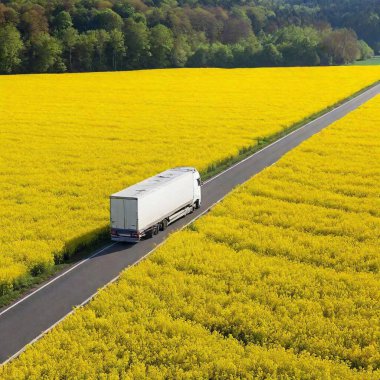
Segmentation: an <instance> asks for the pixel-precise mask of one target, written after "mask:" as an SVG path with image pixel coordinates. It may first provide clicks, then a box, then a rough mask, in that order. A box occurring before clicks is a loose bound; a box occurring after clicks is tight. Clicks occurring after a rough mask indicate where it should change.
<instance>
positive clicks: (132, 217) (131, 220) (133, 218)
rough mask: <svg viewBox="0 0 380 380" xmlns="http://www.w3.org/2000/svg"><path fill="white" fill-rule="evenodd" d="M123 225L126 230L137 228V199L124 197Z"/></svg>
mask: <svg viewBox="0 0 380 380" xmlns="http://www.w3.org/2000/svg"><path fill="white" fill-rule="evenodd" d="M124 210H125V213H124V218H125V219H124V225H125V229H126V230H137V228H138V226H137V199H133V198H127V199H124Z"/></svg>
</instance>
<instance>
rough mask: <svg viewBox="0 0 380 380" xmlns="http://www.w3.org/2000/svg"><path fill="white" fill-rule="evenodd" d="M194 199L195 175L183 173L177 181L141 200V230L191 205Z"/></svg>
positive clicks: (161, 187)
mask: <svg viewBox="0 0 380 380" xmlns="http://www.w3.org/2000/svg"><path fill="white" fill-rule="evenodd" d="M193 198H194V173H193V172H183V174H182V175H180V176H178V177H177V178H176V179H173V180H172V181H170V182H168V183H167V184H165V185H161V186H160V187H158V188H157V189H156V190H155V191H152V192H149V193H148V194H146V195H144V196H142V197H141V198H139V201H138V220H139V222H138V224H139V230H144V229H145V228H148V227H150V226H151V225H152V224H155V223H157V222H160V221H161V220H163V219H164V218H165V217H168V216H169V215H172V214H173V213H174V212H176V211H177V210H179V209H180V208H182V207H184V206H186V205H187V204H191V203H192V202H193Z"/></svg>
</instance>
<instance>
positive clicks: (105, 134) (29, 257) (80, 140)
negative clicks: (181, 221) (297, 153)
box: [0, 67, 380, 295]
mask: <svg viewBox="0 0 380 380" xmlns="http://www.w3.org/2000/svg"><path fill="white" fill-rule="evenodd" d="M379 78H380V69H379V68H377V67H336V68H333V67H330V68H286V69H238V70H220V69H193V70H192V69H189V70H188V69H186V70H156V71H137V72H123V73H91V74H65V75H19V76H2V77H1V78H0V107H1V109H0V111H1V112H0V295H1V294H3V293H6V292H7V291H8V290H9V289H11V288H12V286H13V285H14V283H15V281H16V280H19V279H20V278H22V277H23V276H25V275H26V274H28V273H32V274H38V273H40V272H42V271H44V270H45V269H46V268H48V267H51V266H52V265H53V264H54V261H59V260H61V259H62V257H63V256H64V255H66V256H68V255H71V254H72V253H73V252H74V251H75V250H76V249H77V248H78V246H83V245H86V244H89V243H90V242H92V241H93V240H94V239H96V237H97V236H99V234H101V233H102V232H104V231H106V229H107V225H108V195H109V194H110V193H113V192H115V191H117V190H120V189H121V188H123V187H126V186H128V185H131V184H133V183H135V182H137V181H139V180H141V179H143V178H145V177H148V176H150V175H153V174H155V173H157V172H159V171H161V170H164V169H166V168H168V167H172V166H177V165H193V166H196V167H197V168H198V169H200V170H202V171H205V170H206V169H207V168H208V167H209V166H210V165H212V164H215V163H218V162H220V161H221V160H223V159H226V158H228V157H230V156H234V155H236V154H237V153H238V152H239V150H240V149H243V148H246V147H248V146H252V145H255V144H256V142H257V140H258V139H260V138H262V137H265V136H269V135H272V134H274V133H277V132H279V131H281V130H283V129H284V128H287V127H289V126H290V125H292V124H293V123H295V122H297V121H300V120H302V119H304V118H305V117H307V116H309V115H311V114H313V113H316V112H318V111H320V110H322V109H325V108H326V107H328V106H331V105H333V104H334V103H336V102H337V101H339V100H341V99H343V98H346V97H347V96H349V95H350V94H352V93H354V92H356V91H358V90H360V89H361V88H363V87H365V86H367V85H369V84H371V83H373V82H375V81H376V80H378V79H379Z"/></svg>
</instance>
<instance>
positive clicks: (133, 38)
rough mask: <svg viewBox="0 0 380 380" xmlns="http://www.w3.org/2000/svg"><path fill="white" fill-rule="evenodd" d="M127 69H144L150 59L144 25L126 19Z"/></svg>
mask: <svg viewBox="0 0 380 380" xmlns="http://www.w3.org/2000/svg"><path fill="white" fill-rule="evenodd" d="M124 36H125V46H126V48H127V52H126V63H127V67H128V68H131V69H135V68H145V67H147V65H148V60H149V57H150V41H149V29H148V27H147V26H146V24H145V23H142V22H136V21H134V20H132V19H128V20H126V22H125V25H124Z"/></svg>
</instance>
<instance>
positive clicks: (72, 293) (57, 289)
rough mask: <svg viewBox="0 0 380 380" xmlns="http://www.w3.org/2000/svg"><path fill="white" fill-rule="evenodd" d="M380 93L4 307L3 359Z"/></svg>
mask: <svg viewBox="0 0 380 380" xmlns="http://www.w3.org/2000/svg"><path fill="white" fill-rule="evenodd" d="M379 93H380V85H377V86H375V87H373V88H371V89H369V90H367V91H366V92H364V93H362V94H361V95H359V96H358V97H356V98H354V99H352V100H350V101H348V102H347V103H345V104H343V105H342V106H340V107H338V108H336V109H335V110H333V111H331V112H328V113H327V114H325V115H323V116H322V117H320V118H318V119H316V120H315V121H313V122H311V123H309V124H307V125H305V126H304V127H301V128H300V129H297V130H296V131H294V132H292V133H290V134H289V135H287V136H285V137H283V138H281V139H280V140H278V141H276V142H275V143H273V144H271V145H269V146H267V147H266V148H264V149H262V150H261V151H259V152H257V153H255V154H254V155H252V156H250V157H248V158H247V159H245V160H243V161H241V162H240V163H238V164H236V165H234V166H232V167H231V168H229V169H227V170H226V171H224V172H223V173H221V174H219V175H217V176H215V177H214V178H212V179H211V180H209V181H207V182H205V183H204V185H203V187H202V207H201V209H199V210H196V211H195V212H194V213H193V214H191V215H188V216H187V217H185V218H183V219H181V220H178V221H177V222H175V223H174V224H173V225H171V226H169V227H168V229H167V230H166V231H164V232H160V234H159V235H156V236H154V237H153V238H152V239H149V240H145V241H141V242H139V243H137V244H127V243H115V244H111V243H110V244H108V245H107V246H106V247H104V248H103V249H102V250H100V251H98V252H95V253H94V254H93V255H92V256H91V257H89V258H88V259H84V260H82V261H80V262H79V263H77V264H76V265H74V266H72V267H71V268H69V269H67V270H66V271H65V272H63V273H60V274H58V275H57V276H56V277H55V278H53V279H52V280H50V281H49V282H47V283H45V284H42V285H41V286H40V287H39V288H38V289H37V290H35V291H34V292H32V293H30V294H28V295H27V296H25V297H24V298H22V299H20V300H19V301H17V302H15V303H14V304H12V305H11V306H10V307H8V308H5V309H2V310H0V363H3V362H5V361H7V360H8V359H9V358H11V357H13V356H15V355H17V354H18V353H19V352H20V350H22V349H23V348H24V347H25V345H27V344H28V343H30V342H32V341H33V340H35V339H38V337H39V336H41V334H42V333H43V332H45V331H46V330H48V329H50V328H51V327H52V326H53V325H55V324H56V323H57V322H59V321H60V320H61V319H62V318H64V317H65V316H66V315H67V314H68V313H70V312H72V309H73V307H74V306H77V305H82V304H84V303H86V302H87V301H88V299H89V298H90V297H92V296H93V295H94V294H95V293H96V292H97V290H98V289H99V288H101V287H103V286H104V285H105V284H107V283H109V282H110V281H111V280H114V279H115V278H116V277H117V276H118V274H119V273H120V272H121V271H122V270H123V269H124V268H126V267H128V266H131V265H133V264H135V263H136V262H138V261H139V260H141V259H142V258H143V257H145V256H146V255H147V254H149V253H150V252H151V251H152V250H153V249H154V248H155V246H157V244H159V243H161V242H163V241H164V240H165V239H166V237H167V236H168V235H169V234H170V233H172V232H173V231H175V230H178V229H180V228H182V227H184V226H185V225H187V224H189V223H190V222H191V221H192V220H193V219H194V218H197V217H199V216H200V215H201V214H202V213H205V212H207V210H208V209H209V208H210V207H212V205H213V204H215V203H216V202H218V201H219V200H220V199H222V198H223V197H224V196H226V195H227V194H228V193H229V192H230V191H231V190H232V189H233V188H234V187H235V186H237V185H240V184H242V183H243V182H245V181H247V180H248V179H249V178H251V177H252V176H254V175H255V174H257V173H259V172H260V171H261V170H263V169H264V168H266V167H267V166H270V165H272V164H273V163H275V162H276V161H277V160H278V159H279V158H280V157H281V156H283V155H284V154H285V153H287V152H288V151H290V150H291V149H293V148H294V147H296V146H297V145H299V144H300V143H301V142H302V141H304V140H306V139H308V138H309V137H310V136H312V135H313V134H315V133H317V132H319V131H320V130H322V129H323V128H325V127H327V126H328V125H330V124H331V123H333V122H335V121H336V120H338V119H340V118H342V117H344V116H345V115H346V114H347V113H349V112H350V111H352V110H354V109H356V108H357V107H359V106H360V105H361V104H363V103H365V102H366V101H368V100H369V99H370V98H372V97H373V96H375V95H377V94H379Z"/></svg>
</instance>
